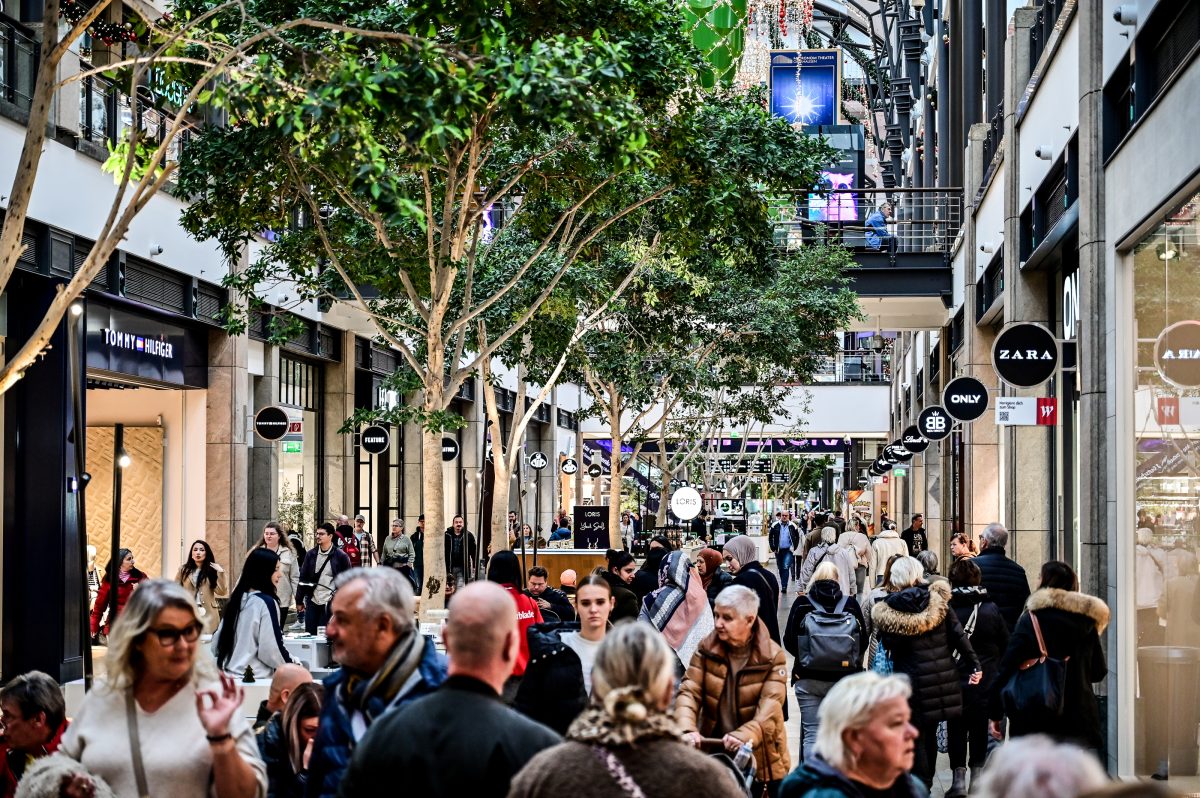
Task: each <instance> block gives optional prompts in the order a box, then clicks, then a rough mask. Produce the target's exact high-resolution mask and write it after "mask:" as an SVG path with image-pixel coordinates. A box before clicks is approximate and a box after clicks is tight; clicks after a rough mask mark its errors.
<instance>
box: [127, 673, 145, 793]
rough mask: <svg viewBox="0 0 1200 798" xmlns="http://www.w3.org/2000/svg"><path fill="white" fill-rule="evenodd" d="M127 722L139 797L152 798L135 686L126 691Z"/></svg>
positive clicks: (134, 776)
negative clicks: (147, 782) (139, 731)
mask: <svg viewBox="0 0 1200 798" xmlns="http://www.w3.org/2000/svg"><path fill="white" fill-rule="evenodd" d="M125 722H126V724H128V727H129V751H130V753H131V754H132V755H133V778H134V781H136V782H137V791H138V796H139V798H150V788H149V787H148V786H147V785H146V768H145V765H143V764H142V741H141V738H140V737H139V736H138V720H137V706H136V705H135V703H134V698H133V688H132V687H130V688H129V689H128V690H127V691H126V692H125Z"/></svg>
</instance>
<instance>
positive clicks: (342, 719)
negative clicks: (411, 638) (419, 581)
mask: <svg viewBox="0 0 1200 798" xmlns="http://www.w3.org/2000/svg"><path fill="white" fill-rule="evenodd" d="M310 554H311V552H310ZM422 642H423V643H424V650H423V651H422V652H421V662H420V663H419V664H418V665H417V673H418V674H420V678H418V679H417V680H416V682H415V683H414V684H412V685H411V686H409V687H408V690H407V691H405V692H402V693H401V695H399V696H397V697H396V699H395V700H393V701H392V703H391V704H390V705H388V706H387V707H382V706H381V707H377V708H376V709H375V710H374V712H375V714H376V718H375V723H373V724H372V727H373V726H374V725H376V724H378V723H379V722H380V721H382V720H385V719H386V718H387V717H389V716H390V715H392V714H397V713H394V710H396V709H399V708H402V707H406V706H408V705H409V704H411V703H413V702H415V701H416V700H417V699H419V698H422V697H424V696H427V695H429V694H430V693H432V692H433V691H434V690H436V689H437V688H438V687H440V686H441V685H442V684H443V683H444V682H445V681H446V658H445V657H444V656H442V655H441V654H439V653H438V650H437V646H436V645H434V642H433V640H431V639H429V638H424V640H423V641H422ZM350 675H351V674H350V673H349V672H348V671H347V670H346V669H345V668H338V669H337V670H336V671H334V672H333V673H331V674H330V675H329V676H327V677H326V678H325V681H324V685H325V701H324V704H323V705H322V706H321V725H320V728H319V729H318V731H317V737H316V739H315V740H313V752H312V758H311V759H310V760H309V763H308V785H307V787H306V789H305V792H306V795H307V796H308V798H333V796H335V795H337V794H338V786H339V785H340V784H341V782H342V777H343V775H344V774H345V772H346V768H347V767H348V766H349V764H350V757H351V755H352V754H353V753H354V750H355V739H354V729H353V727H352V726H351V723H350V713H349V712H348V711H347V710H346V707H345V706H344V705H343V701H344V700H345V698H344V697H343V695H342V689H343V683H344V682H346V680H347V679H349V678H350ZM380 703H381V704H382V701H381V702H380ZM368 731H370V729H368ZM366 739H367V738H366V736H364V737H363V740H360V741H359V742H360V743H361V742H363V741H365V740H366ZM393 786H394V785H393ZM343 794H345V793H343Z"/></svg>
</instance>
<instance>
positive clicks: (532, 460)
mask: <svg viewBox="0 0 1200 798" xmlns="http://www.w3.org/2000/svg"><path fill="white" fill-rule="evenodd" d="M549 462H550V461H549V460H547V459H546V455H544V454H542V453H541V452H534V453H533V454H531V455H529V467H530V468H532V469H533V470H534V471H541V470H542V469H543V468H545V467H546V465H547V464H548V463H549Z"/></svg>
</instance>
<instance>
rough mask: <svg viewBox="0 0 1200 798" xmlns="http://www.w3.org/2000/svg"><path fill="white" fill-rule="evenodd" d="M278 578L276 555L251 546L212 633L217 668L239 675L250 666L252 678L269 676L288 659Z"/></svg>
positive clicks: (277, 556)
mask: <svg viewBox="0 0 1200 798" xmlns="http://www.w3.org/2000/svg"><path fill="white" fill-rule="evenodd" d="M280 577H281V572H280V567H279V555H278V554H276V553H274V552H273V551H271V550H270V549H251V550H250V553H249V554H248V555H246V564H245V565H243V566H242V575H241V578H239V579H238V583H237V587H235V588H234V589H233V593H232V594H231V595H230V596H229V606H228V607H226V608H225V617H224V618H222V619H221V625H220V626H219V627H217V633H216V634H215V635H213V641H212V653H213V656H215V657H216V658H217V667H218V668H220V669H221V670H223V671H224V672H225V673H228V674H230V675H232V676H238V677H241V676H242V675H243V674H245V672H246V669H247V668H249V669H250V671H251V672H252V673H253V674H254V678H255V680H256V681H257V680H259V679H270V678H271V676H272V675H273V674H274V673H275V669H276V668H278V667H279V666H280V665H282V664H284V663H285V662H291V661H292V660H291V657H289V656H288V653H287V649H286V648H284V646H283V632H282V630H281V629H280V627H279V598H278V595H277V594H276V592H275V590H276V586H277V585H278V584H279V580H280Z"/></svg>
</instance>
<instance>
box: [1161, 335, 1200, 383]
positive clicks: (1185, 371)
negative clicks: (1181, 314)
mask: <svg viewBox="0 0 1200 798" xmlns="http://www.w3.org/2000/svg"><path fill="white" fill-rule="evenodd" d="M1154 365H1155V367H1157V368H1158V374H1159V376H1161V377H1162V378H1163V379H1164V380H1166V381H1167V382H1169V383H1171V384H1172V385H1174V386H1176V387H1179V388H1195V387H1196V386H1198V385H1200V321H1180V322H1176V323H1175V324H1172V325H1171V326H1170V327H1168V328H1166V329H1165V330H1163V331H1162V332H1161V333H1159V334H1158V340H1156V341H1155V342H1154Z"/></svg>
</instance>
